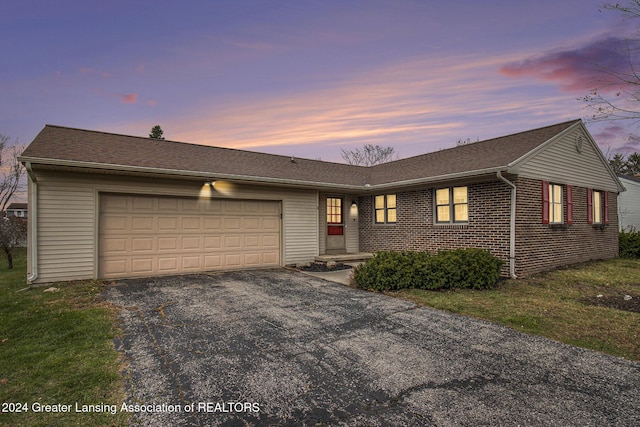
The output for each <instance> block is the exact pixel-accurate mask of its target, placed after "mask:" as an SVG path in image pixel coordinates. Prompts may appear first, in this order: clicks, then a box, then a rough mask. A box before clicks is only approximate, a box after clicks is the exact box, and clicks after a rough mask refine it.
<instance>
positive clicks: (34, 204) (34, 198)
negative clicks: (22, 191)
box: [24, 162, 38, 284]
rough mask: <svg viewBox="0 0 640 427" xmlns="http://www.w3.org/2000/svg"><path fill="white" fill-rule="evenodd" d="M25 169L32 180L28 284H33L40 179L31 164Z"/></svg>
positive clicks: (35, 276)
mask: <svg viewBox="0 0 640 427" xmlns="http://www.w3.org/2000/svg"><path fill="white" fill-rule="evenodd" d="M24 167H25V169H26V170H27V174H28V175H29V179H30V180H31V193H30V194H29V196H30V200H29V201H30V202H31V204H30V206H29V218H28V221H29V225H30V226H31V227H29V228H30V230H31V233H30V234H29V251H28V252H30V255H31V274H30V275H29V276H27V283H28V284H32V283H33V282H34V281H35V280H36V279H37V278H38V179H37V178H36V174H35V173H34V172H33V169H32V168H31V162H25V163H24Z"/></svg>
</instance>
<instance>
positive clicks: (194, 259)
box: [182, 255, 201, 270]
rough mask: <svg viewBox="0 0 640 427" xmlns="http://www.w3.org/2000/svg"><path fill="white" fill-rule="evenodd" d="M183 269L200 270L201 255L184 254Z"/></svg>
mask: <svg viewBox="0 0 640 427" xmlns="http://www.w3.org/2000/svg"><path fill="white" fill-rule="evenodd" d="M182 269H183V270H200V269H201V265H200V255H193V256H187V255H183V256H182Z"/></svg>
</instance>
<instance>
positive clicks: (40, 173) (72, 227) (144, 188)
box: [28, 169, 318, 283]
mask: <svg viewBox="0 0 640 427" xmlns="http://www.w3.org/2000/svg"><path fill="white" fill-rule="evenodd" d="M35 176H36V179H37V213H36V215H37V216H36V215H33V218H32V220H33V221H37V224H36V236H37V248H36V250H37V254H34V253H32V251H33V250H34V248H33V247H32V246H33V245H31V246H30V247H29V249H28V255H29V258H30V260H33V259H34V255H37V257H36V258H35V259H37V278H36V279H35V280H34V282H35V283H47V282H55V281H66V280H80V279H92V278H97V277H98V236H99V230H98V221H99V209H100V203H99V200H100V194H101V193H116V194H132V195H136V194H138V195H162V196H176V197H192V198H197V197H201V196H203V188H204V189H205V190H206V189H207V187H206V186H205V185H204V180H184V179H164V178H163V179H158V178H146V177H130V176H123V175H115V174H114V175H109V174H99V173H90V172H87V173H71V172H63V171H52V170H37V169H36V170H35ZM207 195H208V196H209V197H216V198H233V199H252V200H273V201H279V202H280V203H281V206H282V230H281V238H282V245H281V248H282V256H281V264H290V263H296V262H306V261H310V260H312V259H313V258H314V257H315V256H317V255H318V234H317V233H318V231H317V230H318V225H317V224H318V192H317V191H315V190H305V189H290V188H277V187H269V186H254V185H240V184H235V185H231V184H228V185H226V186H225V187H224V188H223V189H221V190H220V191H214V192H213V193H211V192H210V190H209V193H206V192H205V193H204V196H205V197H207ZM30 197H33V195H31V196H30ZM32 203H33V202H32ZM32 213H33V212H30V214H32ZM32 225H33V224H32ZM31 229H33V226H32V227H31ZM31 232H33V230H31ZM28 270H29V271H28V274H29V275H31V274H32V273H33V272H34V266H33V262H31V261H30V262H29V265H28Z"/></svg>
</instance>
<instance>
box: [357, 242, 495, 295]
mask: <svg viewBox="0 0 640 427" xmlns="http://www.w3.org/2000/svg"><path fill="white" fill-rule="evenodd" d="M502 264H503V261H502V260H500V259H498V258H496V257H494V256H493V255H491V254H490V253H489V251H487V250H484V249H454V250H445V251H440V252H438V253H437V254H430V253H428V252H415V251H402V252H395V251H381V252H377V253H376V254H375V255H374V256H373V258H371V259H369V260H367V261H366V262H365V263H363V264H360V265H359V266H358V267H356V268H355V270H354V272H353V279H354V281H355V283H356V285H357V286H359V287H361V288H364V289H370V290H375V291H388V290H397V289H404V288H417V289H452V288H469V289H485V288H489V287H491V286H493V285H494V284H495V283H496V282H497V281H498V278H499V277H500V269H501V268H502Z"/></svg>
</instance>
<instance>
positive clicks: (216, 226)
mask: <svg viewBox="0 0 640 427" xmlns="http://www.w3.org/2000/svg"><path fill="white" fill-rule="evenodd" d="M204 229H205V230H207V231H218V230H221V229H222V218H214V217H206V218H205V219H204Z"/></svg>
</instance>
